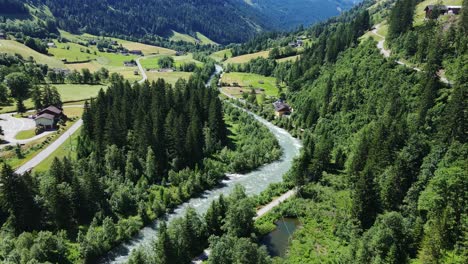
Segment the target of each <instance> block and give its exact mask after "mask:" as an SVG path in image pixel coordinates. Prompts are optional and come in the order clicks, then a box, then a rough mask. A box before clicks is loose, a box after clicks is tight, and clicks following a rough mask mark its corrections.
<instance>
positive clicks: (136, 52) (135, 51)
mask: <svg viewBox="0 0 468 264" xmlns="http://www.w3.org/2000/svg"><path fill="white" fill-rule="evenodd" d="M128 53H130V54H133V55H143V52H142V51H141V50H131V51H129V52H128Z"/></svg>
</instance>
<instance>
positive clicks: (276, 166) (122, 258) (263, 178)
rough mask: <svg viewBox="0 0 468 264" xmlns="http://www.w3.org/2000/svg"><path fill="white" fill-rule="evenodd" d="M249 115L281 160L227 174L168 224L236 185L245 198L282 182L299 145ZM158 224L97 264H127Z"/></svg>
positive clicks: (283, 132)
mask: <svg viewBox="0 0 468 264" xmlns="http://www.w3.org/2000/svg"><path fill="white" fill-rule="evenodd" d="M221 71H222V68H221V67H220V66H218V65H217V67H216V73H215V74H217V73H220V72H221ZM249 113H250V112H249ZM250 114H251V115H252V116H254V117H255V118H256V119H257V120H258V121H259V122H261V123H262V124H264V125H265V126H266V127H267V128H268V129H269V130H270V131H271V133H273V134H274V135H275V137H276V139H277V140H278V142H279V144H280V146H281V148H282V150H283V155H282V157H281V159H280V160H278V161H275V162H273V163H270V164H267V165H264V166H262V167H260V168H258V169H257V170H255V171H252V172H250V173H247V174H229V175H227V176H228V179H226V180H224V181H223V184H222V185H221V187H219V188H217V189H213V190H209V191H206V192H205V193H203V194H202V195H201V196H200V197H197V198H192V199H190V200H189V201H188V202H186V203H184V204H182V205H180V206H179V207H177V208H176V209H175V210H174V211H173V212H172V213H171V214H169V215H167V217H166V220H167V222H168V223H170V222H171V221H172V220H173V219H175V218H178V217H182V216H183V215H184V214H185V211H186V210H187V208H189V207H192V208H194V209H195V211H197V212H198V213H199V214H203V213H205V212H206V211H207V210H208V207H209V206H210V204H211V202H212V201H214V200H216V199H218V197H219V196H220V195H221V194H224V195H227V194H229V193H231V191H232V190H233V188H234V186H235V185H236V184H240V185H242V186H244V187H245V190H246V193H247V194H248V195H255V194H259V193H261V192H262V191H263V190H265V189H266V188H267V187H268V186H269V185H270V184H271V183H277V182H281V181H282V179H283V175H284V174H285V173H286V172H287V171H288V170H289V169H290V168H291V165H292V162H293V159H294V158H295V157H296V156H297V155H298V154H299V151H300V149H301V148H302V144H301V142H300V141H299V140H297V139H296V138H294V137H292V136H291V135H290V134H289V133H288V132H287V131H286V130H284V129H281V128H279V127H277V126H275V125H273V124H271V123H270V122H268V121H267V120H265V119H263V118H261V117H259V116H257V115H255V114H253V113H250ZM253 144H255V142H253ZM157 225H158V221H157V220H156V221H154V222H153V223H152V224H151V225H150V226H147V227H145V228H143V229H141V230H140V231H139V233H138V234H137V235H136V236H135V237H133V238H132V239H131V240H130V241H128V242H126V243H123V244H121V245H120V246H118V247H116V248H114V249H113V250H112V251H111V252H109V253H108V254H107V256H105V257H104V258H103V259H102V260H101V261H100V263H126V262H127V260H128V258H129V256H130V253H131V251H132V250H133V249H136V248H138V247H140V246H147V245H150V243H151V241H153V240H154V239H155V238H156V235H157Z"/></svg>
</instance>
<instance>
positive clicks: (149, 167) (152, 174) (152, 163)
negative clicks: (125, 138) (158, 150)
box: [145, 147, 160, 183]
mask: <svg viewBox="0 0 468 264" xmlns="http://www.w3.org/2000/svg"><path fill="white" fill-rule="evenodd" d="M145 175H146V178H147V179H148V182H150V183H155V182H159V181H160V177H159V175H158V174H157V170H156V157H155V155H154V151H153V149H151V147H148V153H147V154H146V165H145Z"/></svg>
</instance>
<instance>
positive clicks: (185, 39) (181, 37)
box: [169, 30, 197, 44]
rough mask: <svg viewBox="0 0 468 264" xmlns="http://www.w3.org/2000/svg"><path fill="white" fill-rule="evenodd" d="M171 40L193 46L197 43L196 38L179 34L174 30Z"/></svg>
mask: <svg viewBox="0 0 468 264" xmlns="http://www.w3.org/2000/svg"><path fill="white" fill-rule="evenodd" d="M169 39H170V40H172V41H175V42H178V41H183V42H188V43H193V44H195V43H196V42H197V40H196V39H195V38H194V37H192V36H190V35H187V34H182V33H179V32H177V31H174V30H173V31H172V35H171V36H170V37H169Z"/></svg>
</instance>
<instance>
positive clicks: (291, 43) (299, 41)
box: [288, 38, 304, 48]
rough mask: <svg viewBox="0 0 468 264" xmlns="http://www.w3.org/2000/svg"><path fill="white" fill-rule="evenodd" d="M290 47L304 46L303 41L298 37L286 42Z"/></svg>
mask: <svg viewBox="0 0 468 264" xmlns="http://www.w3.org/2000/svg"><path fill="white" fill-rule="evenodd" d="M288 45H289V46H290V47H292V48H299V47H302V46H304V41H303V40H302V39H300V38H298V39H296V40H295V41H291V42H289V44H288Z"/></svg>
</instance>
